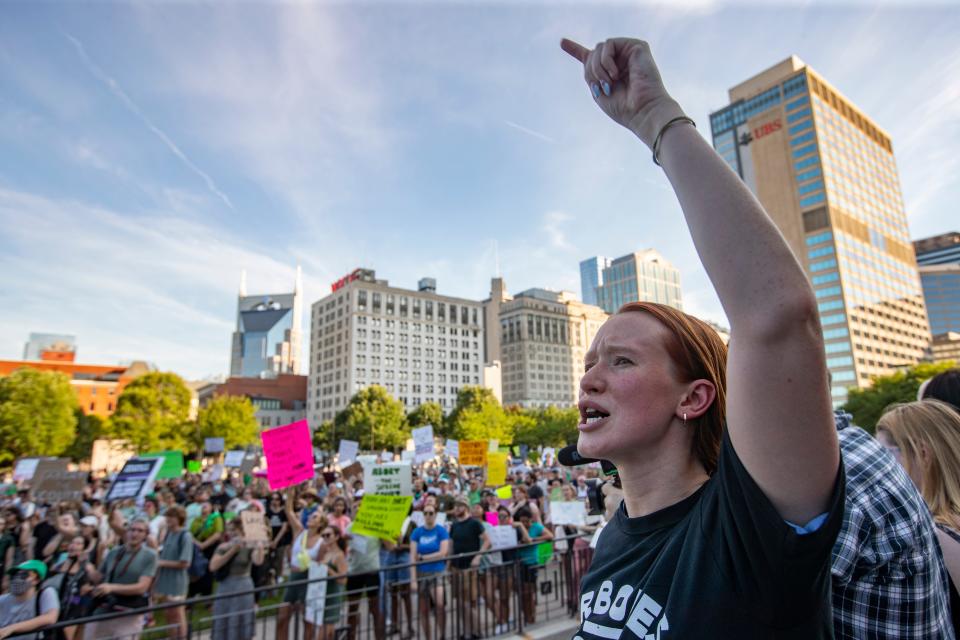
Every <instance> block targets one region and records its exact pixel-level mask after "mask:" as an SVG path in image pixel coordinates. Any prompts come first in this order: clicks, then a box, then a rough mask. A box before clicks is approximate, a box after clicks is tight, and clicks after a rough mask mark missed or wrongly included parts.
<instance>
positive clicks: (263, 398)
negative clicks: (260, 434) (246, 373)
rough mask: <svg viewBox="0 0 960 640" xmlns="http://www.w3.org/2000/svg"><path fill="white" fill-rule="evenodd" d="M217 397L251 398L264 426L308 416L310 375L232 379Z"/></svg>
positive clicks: (282, 374)
mask: <svg viewBox="0 0 960 640" xmlns="http://www.w3.org/2000/svg"><path fill="white" fill-rule="evenodd" d="M213 396H214V397H216V396H242V397H245V398H249V399H250V402H251V403H252V404H253V406H254V407H255V408H256V410H257V421H258V422H259V423H260V426H261V427H262V428H264V429H266V428H269V427H279V426H281V425H285V424H290V423H291V422H296V421H297V420H303V419H305V418H306V417H307V376H296V375H293V374H285V373H281V374H278V375H277V376H276V377H273V378H246V377H234V378H228V379H227V381H226V382H224V383H223V384H220V385H218V386H217V387H216V390H215V391H214V392H213Z"/></svg>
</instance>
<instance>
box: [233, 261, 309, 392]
mask: <svg viewBox="0 0 960 640" xmlns="http://www.w3.org/2000/svg"><path fill="white" fill-rule="evenodd" d="M302 290H303V286H302V283H301V276H300V267H297V277H296V282H295V283H294V287H293V293H269V294H256V295H248V294H247V285H246V275H245V274H244V276H242V278H241V281H240V295H239V296H237V330H236V331H234V333H233V348H232V351H231V357H230V375H231V376H234V377H244V378H260V377H274V376H276V375H279V374H281V373H292V374H299V373H300V340H301V329H300V327H301V323H300V316H301V315H302V309H303V307H302V305H303V301H302V297H303V294H302Z"/></svg>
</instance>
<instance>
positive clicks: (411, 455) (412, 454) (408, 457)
mask: <svg viewBox="0 0 960 640" xmlns="http://www.w3.org/2000/svg"><path fill="white" fill-rule="evenodd" d="M416 457H417V452H416V451H401V452H400V462H406V463H407V464H409V463H411V462H413V461H414V459H415V458H416Z"/></svg>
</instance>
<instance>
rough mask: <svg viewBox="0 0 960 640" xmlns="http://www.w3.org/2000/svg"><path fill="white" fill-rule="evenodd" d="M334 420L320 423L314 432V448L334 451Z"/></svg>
mask: <svg viewBox="0 0 960 640" xmlns="http://www.w3.org/2000/svg"><path fill="white" fill-rule="evenodd" d="M332 436H333V420H325V421H323V422H321V423H320V426H319V427H317V428H316V429H315V430H314V432H313V446H315V447H319V448H320V449H322V450H323V451H333V448H334V447H333V442H332V440H331V438H332Z"/></svg>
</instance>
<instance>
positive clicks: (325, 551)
mask: <svg viewBox="0 0 960 640" xmlns="http://www.w3.org/2000/svg"><path fill="white" fill-rule="evenodd" d="M320 537H321V539H322V540H323V543H322V544H321V545H320V555H319V557H318V558H317V562H319V563H320V564H323V565H326V567H327V595H326V596H325V598H324V601H323V627H322V630H321V633H320V640H334V638H335V637H336V631H337V622H339V621H340V613H341V609H342V605H343V590H344V587H345V586H346V584H347V541H346V539H345V538H344V537H343V534H341V533H340V528H339V527H337V526H335V525H334V524H332V523H328V524H327V526H326V528H324V530H323V532H322V533H321V534H320ZM308 640H309V639H308Z"/></svg>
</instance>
